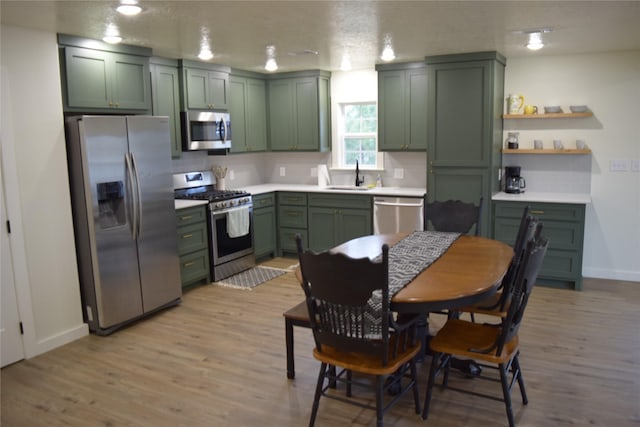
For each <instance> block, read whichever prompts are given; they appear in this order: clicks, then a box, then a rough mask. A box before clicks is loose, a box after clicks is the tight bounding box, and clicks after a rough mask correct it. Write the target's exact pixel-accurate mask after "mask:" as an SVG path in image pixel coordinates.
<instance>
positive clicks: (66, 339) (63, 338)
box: [25, 323, 89, 359]
mask: <svg viewBox="0 0 640 427" xmlns="http://www.w3.org/2000/svg"><path fill="white" fill-rule="evenodd" d="M87 335H89V327H88V325H87V324H86V323H82V324H80V325H78V326H76V327H73V328H71V329H68V330H66V331H64V332H61V333H59V334H57V335H54V336H51V337H47V338H45V339H43V340H40V341H38V342H36V343H33V344H32V345H28V344H27V343H25V358H27V359H29V358H31V357H35V356H37V355H39V354H42V353H46V352H47V351H50V350H53V349H54V348H57V347H60V346H63V345H65V344H68V343H70V342H72V341H75V340H77V339H80V338H82V337H85V336H87Z"/></svg>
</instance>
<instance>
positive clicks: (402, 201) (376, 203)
mask: <svg viewBox="0 0 640 427" xmlns="http://www.w3.org/2000/svg"><path fill="white" fill-rule="evenodd" d="M423 228H424V198H422V197H381V196H378V197H374V199H373V233H374V234H388V233H402V232H406V233H410V232H412V231H415V230H422V229H423Z"/></svg>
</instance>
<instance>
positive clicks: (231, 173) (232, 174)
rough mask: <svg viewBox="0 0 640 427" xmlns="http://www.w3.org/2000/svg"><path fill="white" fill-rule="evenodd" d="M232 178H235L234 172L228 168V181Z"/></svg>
mask: <svg viewBox="0 0 640 427" xmlns="http://www.w3.org/2000/svg"><path fill="white" fill-rule="evenodd" d="M234 179H236V174H235V172H234V171H233V169H230V170H229V181H233V180H234Z"/></svg>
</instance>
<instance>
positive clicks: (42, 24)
mask: <svg viewBox="0 0 640 427" xmlns="http://www.w3.org/2000/svg"><path fill="white" fill-rule="evenodd" d="M140 4H141V6H142V7H143V12H142V13H141V14H140V15H138V16H135V17H125V16H121V15H119V14H118V13H116V12H115V10H114V9H115V6H116V5H117V1H116V0H111V1H102V0H93V1H29V0H27V1H25V0H21V1H11V0H1V2H0V8H1V10H0V14H1V22H2V24H8V25H16V26H24V27H28V28H33V29H40V30H45V31H51V32H55V33H64V34H71V35H77V36H82V37H88V38H94V39H101V38H102V36H103V34H104V31H105V28H106V25H107V24H108V23H114V24H116V25H117V26H118V27H119V29H120V33H121V35H122V36H123V37H124V41H123V43H126V44H131V45H137V46H145V47H150V48H152V49H153V52H154V54H155V55H157V56H164V57H170V58H185V59H193V60H197V53H198V50H199V45H200V39H201V37H202V33H203V31H205V32H207V33H208V34H209V38H210V40H211V49H212V51H213V53H214V58H213V59H212V60H211V61H210V62H212V63H219V64H226V65H230V66H232V67H237V68H242V69H246V70H253V71H264V70H263V66H264V62H265V47H266V45H269V44H272V45H275V46H276V57H277V61H278V65H279V66H280V69H279V71H292V70H300V69H315V68H319V69H325V70H330V71H334V70H337V69H338V68H339V66H340V61H341V59H342V55H343V53H345V52H347V53H348V54H349V55H350V57H351V62H352V65H353V68H355V69H359V68H372V67H373V66H374V64H376V63H381V62H382V61H381V60H380V59H379V56H380V52H381V50H382V41H383V38H384V36H385V34H389V35H390V36H391V38H392V40H393V45H394V47H395V50H396V59H395V61H394V62H405V61H413V60H422V59H423V58H424V57H425V56H427V55H439V54H449V53H461V52H474V51H487V50H497V51H499V52H500V53H502V54H504V55H506V56H507V57H508V58H509V57H521V56H527V55H562V54H573V53H586V52H598V51H608V50H630V49H638V50H640V1H628V2H623V1H536V2H534V1H401V0H394V1H187V0H180V1H150V0H140ZM543 27H545V28H546V27H549V28H552V29H553V31H552V32H551V33H549V34H545V35H544V37H543V38H544V41H545V42H546V43H547V46H546V47H545V48H544V49H543V50H541V51H538V52H530V51H528V50H527V49H526V48H525V47H524V45H525V43H526V38H527V37H526V35H524V34H522V33H520V32H521V31H523V30H524V31H526V30H531V29H535V28H543ZM304 50H312V51H317V52H318V55H313V54H299V55H291V54H290V53H295V52H302V51H304Z"/></svg>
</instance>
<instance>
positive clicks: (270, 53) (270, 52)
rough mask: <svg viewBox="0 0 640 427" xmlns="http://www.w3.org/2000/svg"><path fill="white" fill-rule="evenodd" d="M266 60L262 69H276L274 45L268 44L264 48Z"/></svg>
mask: <svg viewBox="0 0 640 427" xmlns="http://www.w3.org/2000/svg"><path fill="white" fill-rule="evenodd" d="M266 53H267V62H266V64H264V69H265V70H267V71H276V70H277V69H278V63H277V62H276V47H275V46H273V45H269V46H267V48H266Z"/></svg>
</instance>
